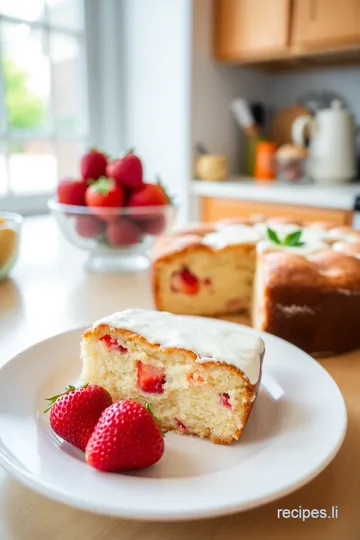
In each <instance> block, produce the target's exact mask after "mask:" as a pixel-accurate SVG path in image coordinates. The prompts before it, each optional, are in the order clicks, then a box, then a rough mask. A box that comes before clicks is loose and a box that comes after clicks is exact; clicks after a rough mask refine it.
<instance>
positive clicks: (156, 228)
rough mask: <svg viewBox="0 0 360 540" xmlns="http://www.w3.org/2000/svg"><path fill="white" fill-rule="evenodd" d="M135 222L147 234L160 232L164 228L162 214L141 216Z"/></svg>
mask: <svg viewBox="0 0 360 540" xmlns="http://www.w3.org/2000/svg"><path fill="white" fill-rule="evenodd" d="M137 222H138V224H139V227H140V229H141V230H142V231H143V232H145V233H147V234H153V235H156V234H161V233H162V232H163V231H164V230H165V229H166V216H165V215H164V214H158V215H154V216H147V217H145V216H141V217H139V218H138V219H137Z"/></svg>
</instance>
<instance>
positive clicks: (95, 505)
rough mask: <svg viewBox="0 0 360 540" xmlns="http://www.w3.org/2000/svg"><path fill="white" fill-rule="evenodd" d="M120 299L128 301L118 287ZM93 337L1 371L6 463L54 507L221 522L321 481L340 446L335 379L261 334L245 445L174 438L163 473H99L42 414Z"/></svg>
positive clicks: (75, 379)
mask: <svg viewBox="0 0 360 540" xmlns="http://www.w3.org/2000/svg"><path fill="white" fill-rule="evenodd" d="M75 285H76V284H74V294H76V293H75V290H76V289H75ZM91 285H92V286H94V287H96V282H92V283H91V284H88V286H91ZM116 295H118V296H120V298H121V290H117V289H116V282H114V296H115V297H116ZM99 301H100V299H99ZM120 303H121V301H120ZM114 305H116V299H114ZM54 309H56V307H54ZM99 312H101V309H99ZM191 319H192V320H194V322H195V321H196V318H195V317H191ZM217 324H218V325H219V328H221V327H222V326H223V325H224V324H226V325H228V326H229V325H230V324H231V323H229V322H226V323H225V322H224V321H221V320H219V321H217ZM233 324H234V328H235V327H236V328H238V325H237V324H236V325H235V323H233ZM84 330H85V328H77V329H74V330H71V331H68V332H65V333H63V334H59V335H56V336H53V337H51V338H49V339H47V340H45V341H42V342H40V343H37V344H36V345H33V346H32V347H30V348H28V349H26V350H25V351H23V352H21V353H19V354H18V355H17V356H15V357H14V358H12V359H11V360H9V361H8V362H7V363H6V364H5V365H4V366H3V367H2V368H1V369H0V429H1V437H0V465H1V466H3V467H4V468H5V469H6V470H7V471H8V472H10V473H11V474H12V475H13V476H14V477H15V478H17V480H19V481H20V482H22V483H23V484H25V485H26V486H27V487H29V488H31V489H33V490H35V491H37V492H39V493H41V494H42V495H44V496H46V497H49V498H50V499H55V500H56V501H58V502H62V503H65V504H67V505H70V506H74V507H76V508H79V509H80V508H81V509H83V510H86V511H90V512H96V513H98V514H106V515H112V516H117V517H121V518H125V519H135V520H148V521H151V520H156V521H162V520H164V521H177V522H179V521H182V520H186V519H200V518H206V517H208V518H214V517H215V516H220V515H223V514H232V513H236V512H239V511H244V510H249V509H250V508H256V507H258V506H260V505H262V504H268V503H269V502H270V501H274V500H276V499H279V498H280V497H283V496H285V495H289V493H291V492H292V491H295V490H296V489H299V488H300V487H303V486H304V485H305V484H306V483H307V482H309V481H310V480H312V479H313V478H314V477H316V476H317V475H318V474H320V472H321V471H322V470H323V469H324V468H325V467H326V466H327V465H328V464H329V463H330V462H331V461H332V459H333V458H334V457H335V455H336V454H337V452H338V450H339V448H340V447H341V444H342V442H343V439H344V436H345V432H346V425H347V415H346V407H345V403H344V399H343V397H342V395H341V392H340V390H339V388H338V386H337V385H336V383H335V381H334V380H333V379H332V377H331V376H330V375H329V373H328V372H327V371H325V369H324V368H323V367H322V366H321V365H320V364H319V363H318V362H317V361H316V360H314V359H313V358H311V356H309V355H308V354H306V353H304V352H303V351H301V350H300V349H298V348H297V347H294V345H291V344H290V343H288V342H286V341H284V340H282V339H279V338H278V337H275V336H272V335H270V334H266V333H261V337H262V338H263V339H264V341H265V347H266V352H265V361H264V364H263V375H262V378H261V386H260V389H259V395H258V398H257V400H256V402H255V405H254V410H253V412H252V415H251V417H250V418H249V421H248V423H247V425H246V429H245V431H244V433H243V434H242V436H241V439H240V441H239V442H238V443H234V444H232V445H231V446H223V445H219V444H213V443H211V442H209V441H208V440H204V439H200V438H198V437H189V436H186V435H178V434H176V433H167V434H166V441H165V453H164V456H163V457H162V459H161V461H160V462H159V463H158V464H156V465H155V466H154V467H151V468H149V469H145V470H142V471H137V472H130V471H129V472H128V473H126V474H110V473H101V472H98V471H94V469H92V468H91V467H89V466H88V465H86V463H85V459H84V454H83V452H81V451H80V450H78V449H76V448H74V447H72V446H70V445H69V444H68V443H65V442H62V441H61V440H60V439H59V438H58V437H56V436H54V434H53V433H52V432H51V429H50V426H49V419H48V416H47V415H45V414H44V413H43V411H44V408H45V400H44V398H45V397H47V396H49V395H50V396H51V395H54V394H56V393H58V391H59V390H61V389H62V388H64V387H65V386H67V385H68V384H71V383H72V384H74V385H75V386H77V385H78V384H79V382H80V381H79V374H80V371H81V361H80V356H79V342H80V337H81V334H82V333H83V331H84ZM243 330H244V332H249V333H252V334H253V333H256V331H255V330H253V329H252V328H247V327H245V326H244V327H243ZM164 331H166V329H165V330H164ZM180 367H181V365H180V364H179V368H180ZM39 504H40V503H39ZM41 504H43V505H44V507H46V506H45V504H44V503H42V502H41ZM181 527H183V526H181ZM180 536H181V533H180ZM43 538H44V536H43ZM288 538H289V536H288Z"/></svg>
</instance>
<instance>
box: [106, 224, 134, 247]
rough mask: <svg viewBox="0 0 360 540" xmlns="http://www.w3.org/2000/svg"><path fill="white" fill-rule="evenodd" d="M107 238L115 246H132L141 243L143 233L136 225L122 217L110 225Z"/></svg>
mask: <svg viewBox="0 0 360 540" xmlns="http://www.w3.org/2000/svg"><path fill="white" fill-rule="evenodd" d="M106 236H107V238H108V240H109V242H110V244H112V245H113V246H118V247H120V246H131V245H133V244H137V243H138V242H140V240H141V231H140V229H139V227H138V226H137V224H136V223H134V222H133V221H130V220H129V219H126V218H122V217H120V218H117V219H116V221H113V222H112V223H109V225H108V228H107V231H106Z"/></svg>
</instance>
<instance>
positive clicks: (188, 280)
mask: <svg viewBox="0 0 360 540" xmlns="http://www.w3.org/2000/svg"><path fill="white" fill-rule="evenodd" d="M171 289H172V290H173V291H174V292H180V293H184V294H197V293H198V292H199V290H200V281H199V280H198V278H197V277H196V276H195V275H194V274H192V273H191V272H190V270H189V269H188V268H186V267H184V268H183V269H182V270H179V271H177V272H173V274H172V276H171Z"/></svg>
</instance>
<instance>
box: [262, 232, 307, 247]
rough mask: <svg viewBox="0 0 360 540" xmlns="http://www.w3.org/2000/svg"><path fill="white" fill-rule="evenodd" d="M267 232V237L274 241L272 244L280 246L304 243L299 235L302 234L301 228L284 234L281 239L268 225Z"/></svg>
mask: <svg viewBox="0 0 360 540" xmlns="http://www.w3.org/2000/svg"><path fill="white" fill-rule="evenodd" d="M267 233H268V237H269V239H270V240H271V241H272V242H274V244H278V245H280V246H288V247H301V246H303V245H305V242H303V241H302V240H301V235H302V230H301V229H299V230H298V231H295V232H292V233H290V234H288V235H286V236H285V238H284V239H283V240H280V238H279V237H278V235H277V234H276V232H275V231H274V230H273V229H270V228H269V227H268V229H267Z"/></svg>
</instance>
